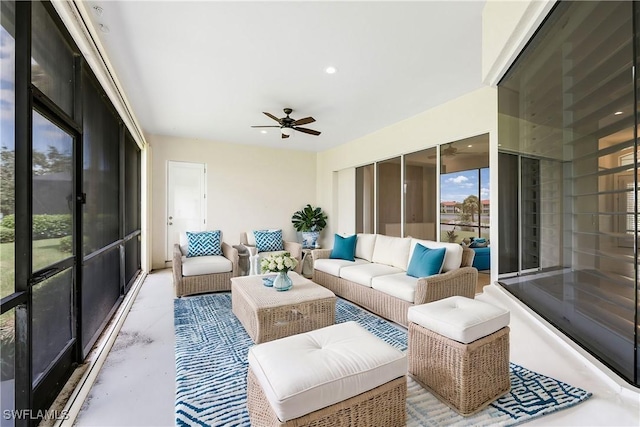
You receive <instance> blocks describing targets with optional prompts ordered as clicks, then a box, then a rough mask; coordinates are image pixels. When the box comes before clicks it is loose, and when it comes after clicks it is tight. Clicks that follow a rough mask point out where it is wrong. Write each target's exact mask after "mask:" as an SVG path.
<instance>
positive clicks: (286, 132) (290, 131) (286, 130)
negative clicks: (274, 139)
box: [280, 127, 293, 136]
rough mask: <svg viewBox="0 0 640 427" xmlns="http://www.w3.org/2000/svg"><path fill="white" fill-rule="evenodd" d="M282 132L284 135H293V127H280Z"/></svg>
mask: <svg viewBox="0 0 640 427" xmlns="http://www.w3.org/2000/svg"><path fill="white" fill-rule="evenodd" d="M280 132H282V134H283V135H287V136H293V128H289V127H282V128H280Z"/></svg>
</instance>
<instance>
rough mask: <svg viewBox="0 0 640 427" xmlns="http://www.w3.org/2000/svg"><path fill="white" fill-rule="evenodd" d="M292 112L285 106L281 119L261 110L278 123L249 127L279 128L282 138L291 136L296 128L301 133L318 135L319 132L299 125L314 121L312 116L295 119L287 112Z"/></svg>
mask: <svg viewBox="0 0 640 427" xmlns="http://www.w3.org/2000/svg"><path fill="white" fill-rule="evenodd" d="M292 112H293V110H292V109H291V108H285V109H284V113H285V114H286V117H283V118H281V119H279V118H277V117H276V116H274V115H273V114H271V113H267V112H263V114H264V115H265V116H267V117H269V118H270V119H273V120H275V121H276V122H278V125H271V126H251V127H252V128H280V133H281V134H282V138H289V137H290V136H293V134H294V131H296V130H297V131H299V132H302V133H308V134H309V135H314V136H318V135H320V133H321V132H319V131H317V130H313V129H308V128H303V127H300V125H306V124H309V123H313V122H315V121H316V119H314V118H313V117H305V118H303V119H298V120H295V119H292V118H291V117H289V114H291V113H292Z"/></svg>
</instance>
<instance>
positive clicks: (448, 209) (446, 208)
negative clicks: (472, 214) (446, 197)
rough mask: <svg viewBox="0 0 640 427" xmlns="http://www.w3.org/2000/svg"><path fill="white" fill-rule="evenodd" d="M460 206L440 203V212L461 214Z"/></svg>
mask: <svg viewBox="0 0 640 427" xmlns="http://www.w3.org/2000/svg"><path fill="white" fill-rule="evenodd" d="M458 205H459V203H458V202H440V212H442V213H448V214H455V213H460V208H459V207H458Z"/></svg>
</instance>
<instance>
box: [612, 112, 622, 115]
mask: <svg viewBox="0 0 640 427" xmlns="http://www.w3.org/2000/svg"><path fill="white" fill-rule="evenodd" d="M620 114H622V111H616V112H615V113H613V115H614V116H619V115H620Z"/></svg>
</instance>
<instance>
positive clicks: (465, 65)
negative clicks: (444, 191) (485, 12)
mask: <svg viewBox="0 0 640 427" xmlns="http://www.w3.org/2000/svg"><path fill="white" fill-rule="evenodd" d="M484 3H485V2H484V1H480V0H477V1H440V2H435V1H410V2H398V1H386V2H379V1H377V2H368V1H355V2H335V1H321V2H312V1H297V2H293V1H284V2H274V1H259V2H247V1H197V2H187V1H88V2H85V4H86V6H87V9H88V10H89V11H90V12H91V13H90V16H91V19H92V22H93V25H94V26H96V27H99V24H102V25H105V26H106V27H108V29H109V32H103V31H100V30H98V31H97V33H98V35H99V37H100V41H101V43H102V44H103V46H104V48H105V50H106V52H107V56H108V58H109V59H110V61H111V63H112V65H113V66H114V68H115V72H116V75H117V77H118V79H119V80H120V82H121V84H122V86H123V89H124V92H125V94H126V96H127V97H128V99H129V101H130V103H131V105H132V107H133V110H134V113H135V115H136V117H137V119H138V121H139V123H140V124H141V126H142V130H143V132H144V133H145V134H156V135H174V136H180V137H188V138H198V139H203V140H213V141H219V142H228V143H239V144H258V145H263V146H271V147H286V148H295V149H300V150H310V151H322V150H326V149H328V148H331V147H335V146H337V145H340V144H343V143H345V142H348V141H351V140H354V139H356V138H359V137H361V136H364V135H366V134H369V133H372V132H375V131H376V130H378V129H381V128H384V127H386V126H389V125H391V124H393V123H395V122H398V121H401V120H403V119H406V118H409V117H411V116H414V115H416V114H419V113H421V112H422V111H425V110H427V109H429V108H431V107H433V106H436V105H439V104H442V103H443V102H446V101H447V100H450V99H453V98H456V97H458V96H460V95H463V94H465V93H467V92H470V91H473V90H475V89H477V88H479V87H481V86H482V83H481V40H482V34H481V28H482V25H481V21H482V19H481V15H482V8H483V7H484ZM94 6H99V7H101V8H102V14H101V15H100V16H98V15H97V14H96V13H95V11H94V9H93V7H94ZM328 66H334V67H336V68H337V69H338V72H337V73H335V74H333V75H329V74H327V73H325V69H326V68H327V67H328ZM284 107H290V108H293V110H294V111H293V113H292V114H291V117H293V118H294V119H300V118H303V117H307V116H313V117H314V118H315V119H316V122H315V123H311V124H308V125H304V127H307V128H311V129H315V130H319V131H321V132H322V134H321V135H320V136H311V135H307V134H303V133H300V132H296V134H295V136H294V137H293V138H289V139H285V140H282V139H281V138H280V132H279V129H277V128H270V129H268V131H269V132H268V133H267V134H262V133H260V130H259V129H253V128H251V125H271V124H277V123H276V122H274V121H272V120H271V119H269V118H268V117H267V116H265V115H264V114H262V112H263V111H266V112H270V113H272V114H273V115H275V116H277V117H284V113H283V112H282V109H283V108H284ZM460 120H464V118H460ZM451 125H452V126H455V125H456V124H455V123H451ZM389 143H393V141H389Z"/></svg>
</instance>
